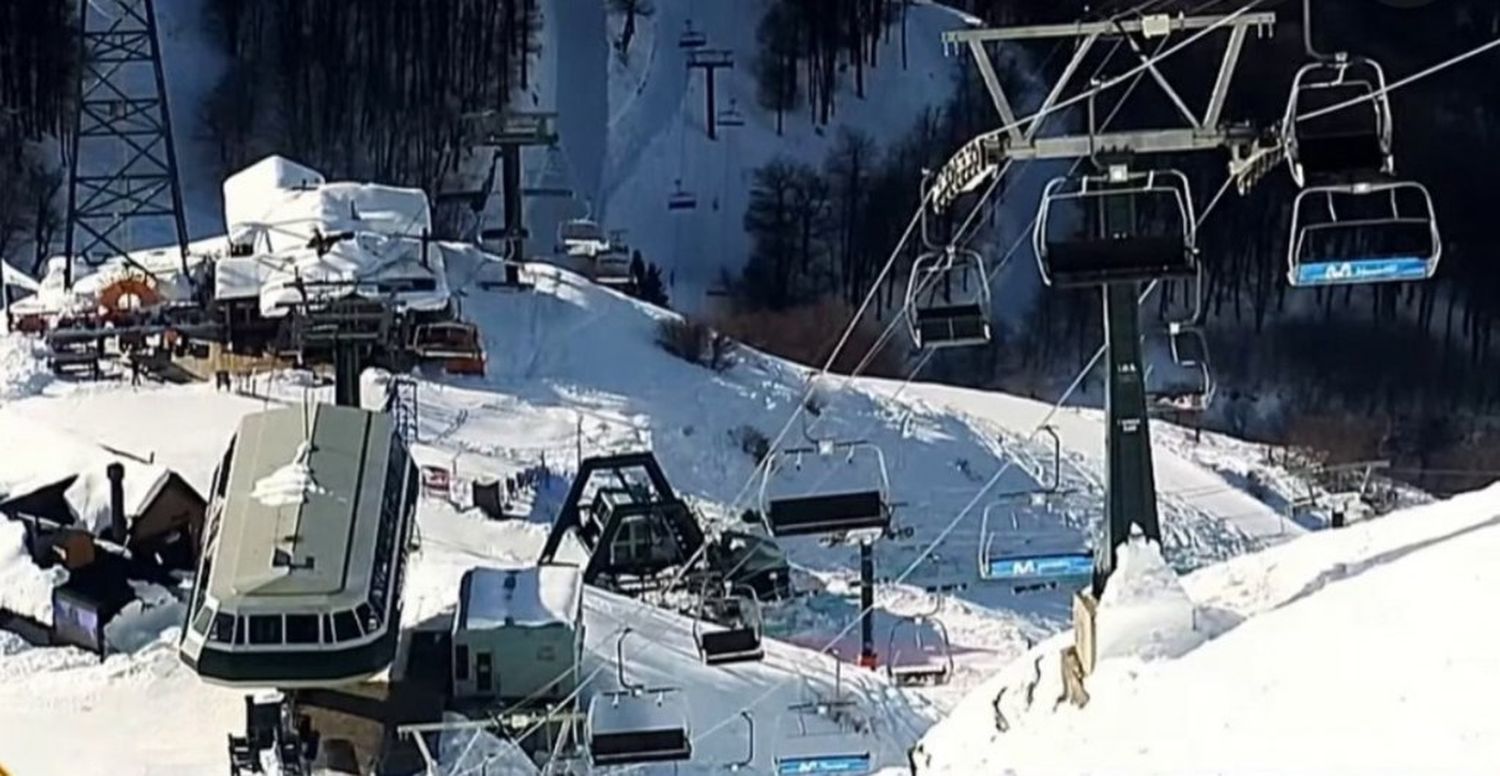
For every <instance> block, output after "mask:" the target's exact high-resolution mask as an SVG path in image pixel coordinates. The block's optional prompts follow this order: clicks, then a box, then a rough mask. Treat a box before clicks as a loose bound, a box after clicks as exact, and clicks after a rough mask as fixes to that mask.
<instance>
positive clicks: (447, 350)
mask: <svg viewBox="0 0 1500 776" xmlns="http://www.w3.org/2000/svg"><path fill="white" fill-rule="evenodd" d="M481 343H482V337H481V335H480V331H479V327H478V326H475V325H474V324H472V323H469V322H467V321H438V322H434V323H424V324H421V325H419V326H417V327H416V328H415V329H414V330H413V331H412V336H411V345H410V347H411V352H412V354H413V355H415V356H416V357H417V358H419V359H422V360H425V361H438V362H441V363H442V365H443V370H444V371H446V372H448V373H449V374H463V375H483V374H484V364H485V358H484V346H483V344H481Z"/></svg>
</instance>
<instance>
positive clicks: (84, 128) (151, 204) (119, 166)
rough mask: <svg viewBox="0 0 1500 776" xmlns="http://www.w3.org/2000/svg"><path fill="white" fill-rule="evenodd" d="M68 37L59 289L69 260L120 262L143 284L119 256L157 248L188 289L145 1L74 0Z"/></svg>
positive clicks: (178, 192)
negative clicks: (71, 41)
mask: <svg viewBox="0 0 1500 776" xmlns="http://www.w3.org/2000/svg"><path fill="white" fill-rule="evenodd" d="M78 35H79V54H80V56H81V57H82V61H81V62H80V63H79V75H78V91H77V99H76V101H75V102H76V106H77V113H76V122H75V124H74V127H73V137H72V143H71V153H70V154H69V159H68V223H67V227H66V231H65V232H64V234H65V237H64V240H65V245H64V249H63V252H64V253H65V254H66V257H65V258H66V264H65V269H64V273H63V282H64V285H66V286H67V287H69V288H71V287H72V285H73V262H74V261H75V260H78V259H82V260H83V261H85V262H88V263H94V264H97V263H98V262H101V261H104V260H106V259H109V258H111V257H114V256H125V257H126V261H128V262H130V263H131V264H132V265H134V266H135V267H136V268H137V269H139V270H141V271H143V272H146V273H147V274H148V275H149V274H151V273H150V271H149V270H147V269H146V268H145V267H142V266H141V265H139V264H138V263H136V262H134V261H133V260H131V259H129V258H128V255H127V254H128V253H129V251H131V250H136V249H139V248H141V247H147V246H150V245H153V244H157V245H159V244H160V242H159V241H160V240H162V239H163V238H165V239H169V240H172V241H175V242H176V244H177V252H178V255H179V259H180V261H181V265H182V273H183V276H184V277H185V278H187V279H188V282H189V283H191V282H192V278H191V276H190V275H189V273H188V264H187V250H188V248H187V246H188V237H187V223H186V221H185V220H184V218H183V206H182V185H181V182H180V180H179V176H178V168H177V150H176V147H175V145H174V143H173V141H172V117H171V114H170V113H169V112H168V110H167V85H166V77H165V76H164V75H163V72H162V64H161V46H160V42H159V40H158V35H157V28H156V8H155V0H111V1H110V2H107V3H99V2H94V1H93V0H79V2H78ZM143 233H144V234H143ZM142 243H144V244H142Z"/></svg>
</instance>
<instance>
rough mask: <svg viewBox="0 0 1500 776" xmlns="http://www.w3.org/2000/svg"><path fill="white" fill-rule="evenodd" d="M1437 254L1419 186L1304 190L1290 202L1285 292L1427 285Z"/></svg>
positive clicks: (1428, 202) (1432, 220)
mask: <svg viewBox="0 0 1500 776" xmlns="http://www.w3.org/2000/svg"><path fill="white" fill-rule="evenodd" d="M1442 255H1443V240H1442V235H1441V233H1440V232H1439V231H1438V225H1437V216H1436V211H1435V209H1434V208H1433V204H1432V195H1431V194H1430V193H1429V192H1428V191H1427V187H1425V186H1423V185H1422V184H1420V183H1416V182H1413V181H1387V182H1374V183H1352V184H1335V185H1327V186H1309V187H1308V188H1305V189H1303V190H1302V191H1301V192H1299V193H1298V194H1297V198H1296V200H1295V201H1294V202H1293V204H1292V225H1291V238H1290V240H1289V249H1288V252H1287V282H1288V283H1289V284H1290V285H1292V286H1298V287H1305V286H1330V285H1348V284H1359V283H1386V282H1401V281H1413V280H1426V279H1428V278H1430V277H1432V276H1433V274H1434V273H1436V272H1437V265H1438V261H1439V260H1440V259H1441V258H1442Z"/></svg>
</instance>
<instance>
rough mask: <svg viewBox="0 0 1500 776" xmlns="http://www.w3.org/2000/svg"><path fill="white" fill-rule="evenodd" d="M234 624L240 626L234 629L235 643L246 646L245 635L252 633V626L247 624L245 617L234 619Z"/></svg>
mask: <svg viewBox="0 0 1500 776" xmlns="http://www.w3.org/2000/svg"><path fill="white" fill-rule="evenodd" d="M234 622H235V625H236V626H238V627H236V628H235V629H234V643H236V644H244V643H245V635H246V634H248V633H249V632H250V626H249V625H248V624H247V623H246V622H245V618H244V617H236V618H234Z"/></svg>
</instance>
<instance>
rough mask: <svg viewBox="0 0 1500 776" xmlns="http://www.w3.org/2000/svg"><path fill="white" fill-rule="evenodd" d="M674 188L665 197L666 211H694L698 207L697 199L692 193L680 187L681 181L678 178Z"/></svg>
mask: <svg viewBox="0 0 1500 776" xmlns="http://www.w3.org/2000/svg"><path fill="white" fill-rule="evenodd" d="M675 186H676V188H674V189H673V190H672V193H671V194H669V195H667V209H668V210H695V209H697V207H698V197H697V196H696V195H695V194H693V192H691V191H688V190H687V189H685V188H683V187H682V179H681V178H678V179H677V182H676V184H675Z"/></svg>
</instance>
